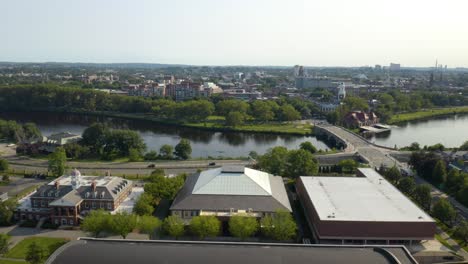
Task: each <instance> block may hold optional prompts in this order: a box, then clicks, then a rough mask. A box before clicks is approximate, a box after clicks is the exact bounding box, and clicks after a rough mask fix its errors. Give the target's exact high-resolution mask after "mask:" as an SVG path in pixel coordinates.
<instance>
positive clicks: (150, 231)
mask: <svg viewBox="0 0 468 264" xmlns="http://www.w3.org/2000/svg"><path fill="white" fill-rule="evenodd" d="M161 224H162V223H161V220H159V219H158V218H156V217H154V216H151V215H143V216H139V217H138V222H137V228H138V229H139V230H140V233H143V234H147V235H148V236H149V238H150V239H151V237H152V236H153V235H154V234H155V233H156V232H157V230H159V228H160V227H161Z"/></svg>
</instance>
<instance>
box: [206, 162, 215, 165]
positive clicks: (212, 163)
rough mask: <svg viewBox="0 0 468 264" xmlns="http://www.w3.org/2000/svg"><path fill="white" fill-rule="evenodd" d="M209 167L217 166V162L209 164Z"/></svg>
mask: <svg viewBox="0 0 468 264" xmlns="http://www.w3.org/2000/svg"><path fill="white" fill-rule="evenodd" d="M208 166H216V162H210V163H208Z"/></svg>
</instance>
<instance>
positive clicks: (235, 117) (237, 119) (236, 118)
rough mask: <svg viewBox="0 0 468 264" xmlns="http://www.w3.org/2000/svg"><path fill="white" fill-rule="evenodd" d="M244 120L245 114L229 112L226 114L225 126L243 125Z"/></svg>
mask: <svg viewBox="0 0 468 264" xmlns="http://www.w3.org/2000/svg"><path fill="white" fill-rule="evenodd" d="M244 122H245V114H243V113H241V112H239V111H233V112H229V114H227V116H226V126H231V127H236V126H240V125H243V124H244Z"/></svg>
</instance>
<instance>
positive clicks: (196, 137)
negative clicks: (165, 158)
mask: <svg viewBox="0 0 468 264" xmlns="http://www.w3.org/2000/svg"><path fill="white" fill-rule="evenodd" d="M0 118H1V119H6V120H15V121H17V122H21V123H24V122H33V123H36V125H37V126H38V128H39V129H40V130H41V132H42V134H43V135H44V136H48V135H51V134H54V133H58V132H70V133H73V134H78V135H81V134H82V133H83V131H84V130H85V129H86V128H87V127H88V126H89V125H91V124H92V123H95V122H104V123H107V124H108V125H109V126H110V127H112V128H126V129H131V130H134V131H137V132H138V133H139V134H140V135H141V137H142V138H143V140H144V141H145V143H146V146H147V149H148V150H156V151H158V152H159V148H160V147H161V146H162V145H164V144H169V145H172V146H175V145H176V144H177V143H178V142H179V141H180V139H181V138H187V139H188V140H190V142H191V145H192V157H194V158H200V157H202V158H206V157H209V156H211V157H241V156H242V157H246V156H248V154H249V152H250V151H256V152H257V153H259V154H263V153H265V152H266V151H267V150H268V149H269V148H272V147H275V146H284V147H287V148H290V149H295V148H299V145H300V144H301V143H302V142H304V141H310V142H311V143H312V144H313V145H314V146H316V147H317V149H322V150H326V149H328V147H327V146H326V145H325V143H323V142H322V141H318V140H317V139H316V138H315V137H313V136H297V135H272V134H258V133H241V132H213V131H206V130H199V129H193V128H185V127H175V126H165V125H160V124H156V123H153V122H146V121H142V120H128V119H120V118H110V117H97V116H85V115H77V114H64V113H48V112H35V113H0Z"/></svg>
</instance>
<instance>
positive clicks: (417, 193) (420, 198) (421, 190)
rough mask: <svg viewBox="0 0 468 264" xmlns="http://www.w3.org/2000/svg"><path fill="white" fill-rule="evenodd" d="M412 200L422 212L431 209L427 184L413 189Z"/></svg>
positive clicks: (429, 188) (429, 190)
mask: <svg viewBox="0 0 468 264" xmlns="http://www.w3.org/2000/svg"><path fill="white" fill-rule="evenodd" d="M413 198H414V200H415V201H416V203H418V204H419V205H420V206H421V207H422V208H423V209H424V210H426V211H429V210H430V209H431V201H432V197H431V186H430V185H428V184H421V185H418V186H417V187H416V188H415V189H414V193H413Z"/></svg>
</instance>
